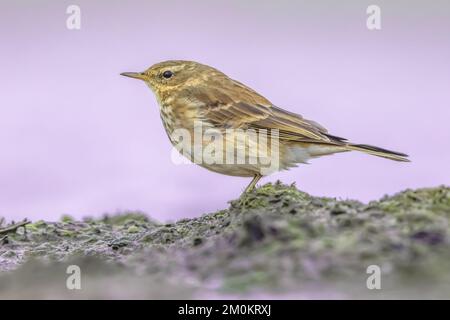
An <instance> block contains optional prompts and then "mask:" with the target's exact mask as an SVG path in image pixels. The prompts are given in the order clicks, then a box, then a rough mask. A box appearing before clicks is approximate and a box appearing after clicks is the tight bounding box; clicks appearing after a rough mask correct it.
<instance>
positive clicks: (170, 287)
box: [0, 184, 450, 299]
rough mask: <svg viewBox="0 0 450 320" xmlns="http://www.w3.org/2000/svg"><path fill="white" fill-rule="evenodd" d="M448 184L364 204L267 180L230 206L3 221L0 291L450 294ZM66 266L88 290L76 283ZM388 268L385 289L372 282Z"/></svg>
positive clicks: (161, 295) (154, 295) (64, 294)
mask: <svg viewBox="0 0 450 320" xmlns="http://www.w3.org/2000/svg"><path fill="white" fill-rule="evenodd" d="M449 222H450V188H448V187H444V186H443V187H439V188H432V189H420V190H407V191H404V192H402V193H399V194H397V195H394V196H390V197H384V198H383V199H381V200H379V201H373V202H371V203H369V204H363V203H360V202H357V201H349V200H345V201H338V200H336V199H332V198H318V197H311V196H309V195H308V194H305V193H303V192H301V191H299V190H297V189H296V188H295V186H286V185H282V184H266V185H264V186H262V187H260V188H258V189H256V190H255V191H254V192H252V193H251V194H248V195H246V196H245V197H244V198H243V199H242V200H240V201H232V202H231V204H230V207H229V208H228V209H226V210H222V211H218V212H215V213H211V214H207V215H203V216H201V217H199V218H194V219H184V220H180V221H177V222H176V223H170V224H160V223H158V222H156V221H152V220H151V219H149V218H148V217H147V216H145V215H142V214H139V213H126V214H123V215H118V216H111V217H104V218H103V219H100V220H90V219H86V220H85V221H73V220H72V219H71V218H70V217H63V218H62V220H61V222H56V223H51V222H44V221H36V222H34V223H31V224H28V225H26V227H20V228H18V229H16V230H13V231H9V232H6V231H5V232H3V233H2V232H1V230H2V229H3V230H4V228H5V227H6V226H5V225H3V226H1V227H0V270H1V271H2V272H1V273H0V298H1V299H5V298H38V299H46V298H57V299H77V298H102V299H114V298H133V299H139V298H148V299H169V298H171V299H174V298H178V299H183V298H206V299H214V298H256V299H259V298H282V299H316V298H322V299H359V298H368V299H386V298H405V299H410V298H425V299H432V298H450V274H449V270H450V223H449ZM69 265H77V266H79V267H80V270H81V285H82V289H81V290H68V289H67V287H66V280H67V278H68V277H69V276H70V275H68V274H67V273H66V269H67V267H68V266H69ZM370 265H376V266H379V267H380V269H381V290H376V289H375V290H369V289H368V288H367V286H366V281H367V278H368V277H369V276H370V274H367V272H366V271H367V267H368V266H370Z"/></svg>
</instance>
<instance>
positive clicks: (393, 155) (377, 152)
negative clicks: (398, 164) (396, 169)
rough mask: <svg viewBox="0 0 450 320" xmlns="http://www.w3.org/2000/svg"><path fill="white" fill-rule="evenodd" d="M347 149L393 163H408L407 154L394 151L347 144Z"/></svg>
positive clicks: (365, 145)
mask: <svg viewBox="0 0 450 320" xmlns="http://www.w3.org/2000/svg"><path fill="white" fill-rule="evenodd" d="M347 149H348V150H355V151H362V152H365V153H368V154H371V155H374V156H377V157H382V158H386V159H391V160H395V161H403V162H410V160H409V159H408V155H407V154H404V153H401V152H396V151H391V150H386V149H383V148H379V147H375V146H371V145H368V144H348V145H347Z"/></svg>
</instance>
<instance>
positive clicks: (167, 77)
mask: <svg viewBox="0 0 450 320" xmlns="http://www.w3.org/2000/svg"><path fill="white" fill-rule="evenodd" d="M162 76H163V77H164V78H166V79H170V78H172V76H173V72H172V71H170V70H167V71H164V73H163V74H162Z"/></svg>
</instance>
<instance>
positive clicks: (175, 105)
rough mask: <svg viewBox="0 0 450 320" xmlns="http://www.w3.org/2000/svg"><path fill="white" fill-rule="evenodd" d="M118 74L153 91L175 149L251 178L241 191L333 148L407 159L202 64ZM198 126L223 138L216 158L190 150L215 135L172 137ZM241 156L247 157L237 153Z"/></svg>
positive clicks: (220, 169) (177, 62)
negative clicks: (340, 133)
mask: <svg viewBox="0 0 450 320" xmlns="http://www.w3.org/2000/svg"><path fill="white" fill-rule="evenodd" d="M121 75H123V76H127V77H131V78H135V79H140V80H143V81H145V83H146V84H147V85H148V86H149V87H150V88H151V89H152V91H153V92H154V93H155V95H156V99H157V101H158V104H159V107H160V114H161V119H162V121H163V125H164V128H165V129H166V132H167V134H168V136H169V139H170V140H171V142H172V144H173V145H177V146H178V148H177V149H178V150H179V151H180V145H182V148H183V155H184V156H186V157H187V158H189V159H190V160H192V161H194V162H195V163H197V164H199V165H201V166H202V167H205V168H207V169H209V170H211V171H214V172H218V173H222V174H226V175H231V176H241V177H253V180H252V181H251V182H250V184H249V185H248V186H247V188H246V189H245V191H244V192H248V191H250V190H252V189H253V188H254V187H255V185H256V183H257V182H258V181H259V179H261V177H262V176H265V175H268V174H270V173H272V172H275V171H279V170H284V169H289V168H291V167H295V166H297V164H298V163H306V162H307V160H308V159H310V158H316V157H320V156H324V155H329V154H334V153H337V152H344V151H351V150H356V151H363V152H366V153H368V154H371V155H375V156H379V157H383V158H387V159H391V160H396V161H409V160H408V159H407V157H408V156H407V155H406V154H404V153H400V152H395V151H390V150H386V149H382V148H379V147H375V146H371V145H367V144H353V143H350V142H348V141H347V140H346V139H344V138H340V137H337V136H334V135H331V134H329V133H328V131H327V130H326V129H325V128H324V127H322V126H321V125H319V124H318V123H316V122H314V121H311V120H307V119H304V118H303V117H302V116H301V115H298V114H295V113H292V112H289V111H285V110H283V109H281V108H278V107H276V106H275V105H274V104H272V103H271V102H270V101H269V100H267V99H266V98H264V97H263V96H261V95H260V94H258V93H257V92H256V91H254V90H252V89H251V88H249V87H247V86H245V85H244V84H242V83H240V82H238V81H236V80H233V79H231V78H229V77H228V76H227V75H225V74H224V73H222V72H220V71H219V70H217V69H215V68H212V67H210V66H207V65H204V64H200V63H197V62H193V61H181V60H173V61H165V62H161V63H157V64H155V65H153V66H151V67H150V68H148V69H147V70H146V71H144V72H125V73H122V74H121ZM199 125H200V126H202V128H203V129H206V130H210V131H211V130H213V131H214V132H215V133H216V134H219V135H221V137H222V139H223V142H222V143H220V144H217V145H215V146H216V148H215V150H214V151H213V152H212V153H211V155H212V157H213V159H214V161H211V159H203V158H202V157H200V158H201V159H200V161H199V160H198V158H196V156H197V155H196V154H195V151H192V150H196V149H195V148H196V145H198V144H200V147H205V146H207V145H208V143H211V142H212V141H213V140H216V139H217V135H216V138H214V139H212V138H211V136H205V135H202V136H201V140H200V141H199V142H197V144H195V142H194V143H193V142H192V141H191V140H189V141H187V139H186V136H183V138H180V136H179V135H178V136H177V135H174V132H176V131H177V130H178V129H183V130H185V131H186V132H187V133H188V134H189V135H190V136H195V130H196V128H198V127H199ZM261 134H263V135H266V139H262V138H261V137H263V136H260V135H261ZM263 138H264V137H263ZM194 140H195V139H194ZM269 141H270V142H269ZM216 142H217V140H216ZM217 146H218V147H217ZM191 147H192V148H191ZM265 151H267V152H265ZM180 152H181V151H180ZM239 154H241V155H242V154H243V155H244V158H245V159H244V160H245V161H242V160H243V159H239V157H237V155H239ZM201 155H202V154H201ZM274 163H275V165H274Z"/></svg>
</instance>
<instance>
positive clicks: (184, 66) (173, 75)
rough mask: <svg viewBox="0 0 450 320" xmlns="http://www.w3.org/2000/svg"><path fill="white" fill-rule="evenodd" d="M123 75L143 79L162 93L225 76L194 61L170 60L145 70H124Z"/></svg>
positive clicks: (156, 91)
mask: <svg viewBox="0 0 450 320" xmlns="http://www.w3.org/2000/svg"><path fill="white" fill-rule="evenodd" d="M121 75H122V76H125V77H130V78H134V79H139V80H143V81H145V82H146V83H147V85H148V86H149V87H150V88H151V89H152V90H153V91H154V92H155V94H156V95H160V94H162V93H164V92H168V91H169V92H170V91H172V90H178V89H181V88H182V87H184V86H195V85H199V84H202V83H204V82H207V81H208V80H209V79H211V78H216V77H217V76H224V74H223V73H221V72H220V71H218V70H216V69H214V68H212V67H209V66H207V65H204V64H200V63H197V62H194V61H184V60H169V61H164V62H160V63H157V64H154V65H153V66H151V67H150V68H148V69H147V70H145V71H144V72H124V73H121Z"/></svg>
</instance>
